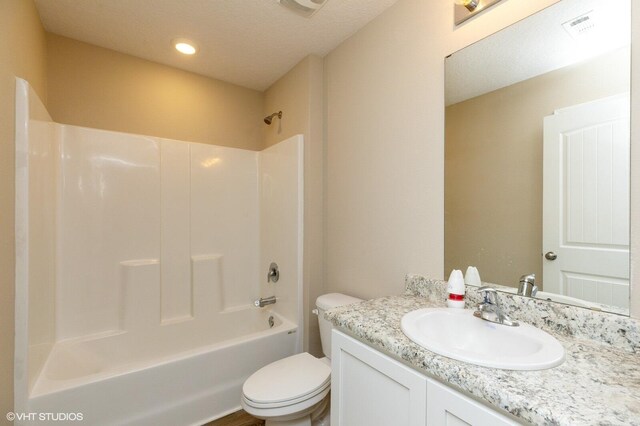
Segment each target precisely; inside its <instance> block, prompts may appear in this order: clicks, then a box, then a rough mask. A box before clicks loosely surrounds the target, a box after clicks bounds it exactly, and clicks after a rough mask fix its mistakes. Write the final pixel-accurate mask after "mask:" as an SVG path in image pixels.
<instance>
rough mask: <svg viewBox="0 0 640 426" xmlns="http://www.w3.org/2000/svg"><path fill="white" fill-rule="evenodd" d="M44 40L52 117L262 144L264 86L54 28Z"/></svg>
mask: <svg viewBox="0 0 640 426" xmlns="http://www.w3.org/2000/svg"><path fill="white" fill-rule="evenodd" d="M47 45H48V78H49V93H48V99H49V101H48V105H47V106H48V109H49V113H50V114H51V116H52V117H53V119H54V121H57V122H60V123H65V124H74V125H78V126H86V127H93V128H97V129H108V130H116V131H122V132H128V133H138V134H144V135H151V136H161V137H165V138H170V139H178V140H184V141H190V142H202V143H209V144H215V145H223V146H230V147H235V148H244V149H252V150H259V149H260V147H261V146H262V126H263V125H264V123H263V122H262V117H263V115H262V111H263V110H262V108H263V103H262V102H263V95H262V93H261V92H258V91H256V90H251V89H246V88H244V87H240V86H236V85H233V84H230V83H225V82H222V81H219V80H214V79H211V78H208V77H204V76H200V75H198V74H193V73H190V72H187V71H182V70H178V69H176V68H172V67H169V66H166V65H160V64H157V63H155V62H150V61H146V60H144V59H139V58H136V57H133V56H129V55H125V54H122V53H118V52H115V51H113V50H109V49H104V48H101V47H97V46H93V45H90V44H87V43H82V42H79V41H76V40H72V39H69V38H66V37H61V36H58V35H54V34H47ZM185 60H189V58H185Z"/></svg>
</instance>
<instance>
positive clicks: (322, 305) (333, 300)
mask: <svg viewBox="0 0 640 426" xmlns="http://www.w3.org/2000/svg"><path fill="white" fill-rule="evenodd" d="M358 302H362V299H358V298H357V297H352V296H347V295H346V294H342V293H329V294H323V295H322V296H320V297H318V298H317V299H316V307H317V308H318V324H319V325H320V340H321V341H322V352H324V355H325V356H326V357H327V358H331V330H332V329H333V325H332V324H331V323H330V322H329V321H327V320H326V319H324V312H325V311H326V310H327V309H331V308H336V307H338V306H344V305H350V304H352V303H358Z"/></svg>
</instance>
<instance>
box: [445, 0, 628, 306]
mask: <svg viewBox="0 0 640 426" xmlns="http://www.w3.org/2000/svg"><path fill="white" fill-rule="evenodd" d="M630 43H631V4H630V0H561V1H559V2H558V3H556V4H554V5H553V6H550V7H548V8H546V9H544V10H542V11H540V12H538V13H537V14H535V15H532V16H530V17H528V18H527V19H525V20H522V21H520V22H518V23H516V24H514V25H512V26H510V27H508V28H506V29H504V30H502V31H500V32H498V33H495V34H493V35H492V36H490V37H487V38H485V39H483V40H481V41H479V42H477V43H475V44H473V45H471V46H468V47H466V48H464V49H462V50H460V51H458V52H456V53H454V54H452V55H451V56H449V57H448V58H447V59H446V61H445V64H446V80H445V81H446V95H445V99H446V109H445V111H446V114H445V119H446V125H445V128H446V134H445V138H446V142H445V271H450V270H452V269H461V270H463V271H465V270H466V269H467V267H468V266H475V267H477V268H478V271H479V273H480V276H481V278H482V281H483V282H487V283H492V284H497V285H500V286H504V288H502V289H503V290H504V291H512V292H517V291H518V287H519V281H520V278H521V277H522V276H524V275H531V274H535V284H536V286H537V290H538V291H537V293H536V294H535V295H534V297H539V298H542V299H547V300H551V301H555V302H559V303H569V304H573V305H577V306H583V307H586V308H592V309H602V310H606V311H610V312H615V313H620V314H628V311H629V220H630V219H629V187H630V179H629V171H630V97H629V90H630V56H631V54H630Z"/></svg>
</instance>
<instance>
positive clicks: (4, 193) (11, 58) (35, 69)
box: [0, 0, 46, 423]
mask: <svg viewBox="0 0 640 426" xmlns="http://www.w3.org/2000/svg"><path fill="white" fill-rule="evenodd" d="M45 52H46V39H45V32H44V29H43V28H42V25H41V24H40V18H39V16H38V12H37V11H36V8H35V6H34V4H33V2H32V1H31V0H2V1H0V206H2V207H1V210H0V235H2V238H0V271H2V272H1V273H0V348H1V349H0V423H5V422H6V423H8V422H7V421H6V419H5V413H7V412H9V411H12V410H13V349H14V340H13V339H14V320H13V315H14V296H15V291H14V290H15V287H14V279H15V253H14V208H15V190H14V185H15V164H14V159H15V154H14V152H15V145H14V136H15V133H14V132H15V128H14V127H15V77H16V76H17V77H21V78H24V79H26V80H28V81H29V82H30V83H31V85H32V86H33V88H34V89H35V90H36V91H37V92H38V94H39V95H40V97H41V98H42V99H43V100H44V99H46V55H45Z"/></svg>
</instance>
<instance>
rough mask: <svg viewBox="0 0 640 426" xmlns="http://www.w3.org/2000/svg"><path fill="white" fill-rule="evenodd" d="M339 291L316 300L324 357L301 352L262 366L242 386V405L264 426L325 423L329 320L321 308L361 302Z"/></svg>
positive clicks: (327, 399)
mask: <svg viewBox="0 0 640 426" xmlns="http://www.w3.org/2000/svg"><path fill="white" fill-rule="evenodd" d="M361 301H362V300H361V299H357V298H355V297H351V296H347V295H344V294H340V293H330V294H325V295H322V296H320V297H318V299H317V300H316V306H317V308H318V309H317V311H318V322H319V325H320V339H321V341H322V351H323V352H324V354H325V355H326V357H325V358H316V357H314V356H313V355H311V354H309V353H306V352H304V353H300V354H296V355H293V356H290V357H287V358H283V359H281V360H278V361H275V362H272V363H271V364H269V365H267V366H265V367H263V368H261V369H260V370H258V371H256V372H255V373H253V374H252V375H251V376H250V377H249V378H248V379H247V381H246V382H244V385H243V387H242V398H241V404H242V408H243V409H244V410H245V411H246V412H247V413H249V414H251V415H252V416H254V417H257V418H259V419H264V420H265V421H266V426H311V425H314V426H328V425H329V400H330V397H329V392H330V390H331V360H330V355H331V329H332V326H331V323H329V322H328V321H327V320H325V319H324V315H323V314H324V311H325V310H327V309H330V308H334V307H337V306H344V305H349V304H352V303H357V302H361Z"/></svg>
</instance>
